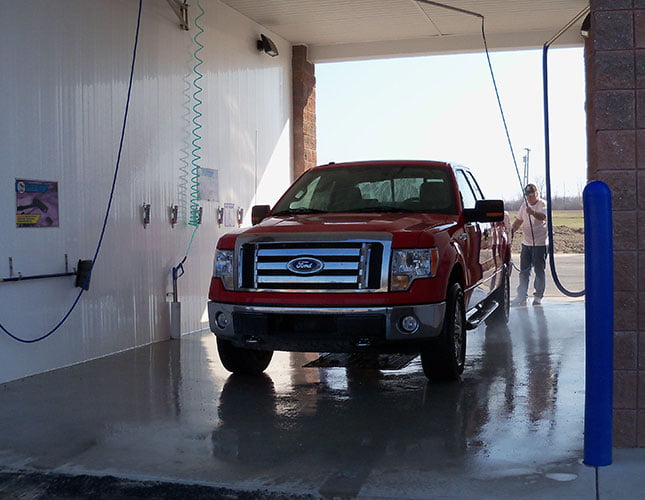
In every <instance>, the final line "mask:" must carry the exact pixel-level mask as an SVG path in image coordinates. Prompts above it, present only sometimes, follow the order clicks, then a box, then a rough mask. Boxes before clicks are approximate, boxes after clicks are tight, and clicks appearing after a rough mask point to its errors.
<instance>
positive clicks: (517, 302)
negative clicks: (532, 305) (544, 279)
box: [511, 297, 526, 307]
mask: <svg viewBox="0 0 645 500" xmlns="http://www.w3.org/2000/svg"><path fill="white" fill-rule="evenodd" d="M511 305H512V306H513V307H526V297H515V299H514V300H513V301H511Z"/></svg>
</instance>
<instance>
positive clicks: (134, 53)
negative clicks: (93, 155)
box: [0, 0, 143, 344]
mask: <svg viewBox="0 0 645 500" xmlns="http://www.w3.org/2000/svg"><path fill="white" fill-rule="evenodd" d="M142 8H143V0H139V10H138V13H137V28H136V31H135V36H134V47H133V49H132V64H131V65H130V79H129V82H128V95H127V97H126V100H125V111H124V112H123V122H122V125H121V138H120V140H119V151H118V153H117V158H116V165H115V166H114V175H113V176H112V188H111V190H110V196H109V197H108V204H107V208H106V209H105V217H104V218H103V227H102V228H101V234H100V236H99V241H98V243H97V244H96V250H95V252H94V258H93V259H92V264H91V266H90V269H89V271H88V272H87V276H86V277H85V282H84V283H83V286H82V287H81V291H80V292H78V295H77V296H76V299H75V300H74V303H73V304H72V306H71V307H70V308H69V309H68V310H67V312H66V313H65V315H64V316H63V319H61V320H60V321H59V322H58V323H57V324H56V326H54V327H53V328H52V329H51V330H49V331H48V332H47V333H45V334H43V335H41V336H40V337H38V338H35V339H22V338H20V337H18V336H16V335H14V334H12V333H11V332H10V331H9V330H7V329H6V328H5V327H4V326H3V325H2V324H0V330H2V331H3V332H4V333H6V334H7V335H8V336H9V337H11V338H12V339H14V340H16V341H18V342H22V343H23V344H33V343H35V342H40V341H41V340H44V339H46V338H47V337H49V336H50V335H52V334H53V333H54V332H55V331H56V330H58V329H59V328H60V327H61V326H62V325H63V323H65V321H67V318H69V316H70V315H71V314H72V311H73V310H74V309H75V308H76V305H77V304H78V302H79V301H80V299H81V296H82V295H83V292H84V291H85V290H86V288H87V284H88V283H89V279H90V276H91V275H92V270H93V269H94V265H95V264H96V260H97V258H98V256H99V251H100V250H101V246H102V245H103V237H104V236H105V229H106V228H107V224H108V220H109V218H110V211H111V208H112V201H113V200H114V192H115V189H116V180H117V177H118V175H119V168H120V165H121V153H122V152H123V142H124V140H125V129H126V124H127V122H128V114H129V110H130V97H131V96H132V83H133V81H134V66H135V62H136V60H137V47H138V46H139V31H140V28H141V11H142Z"/></svg>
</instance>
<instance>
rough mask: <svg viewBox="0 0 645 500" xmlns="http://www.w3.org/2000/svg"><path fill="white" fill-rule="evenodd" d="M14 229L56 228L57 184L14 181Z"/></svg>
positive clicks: (22, 180)
mask: <svg viewBox="0 0 645 500" xmlns="http://www.w3.org/2000/svg"><path fill="white" fill-rule="evenodd" d="M16 227H58V182H50V181H34V180H27V179H16Z"/></svg>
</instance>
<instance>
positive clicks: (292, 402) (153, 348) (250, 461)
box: [0, 256, 643, 498]
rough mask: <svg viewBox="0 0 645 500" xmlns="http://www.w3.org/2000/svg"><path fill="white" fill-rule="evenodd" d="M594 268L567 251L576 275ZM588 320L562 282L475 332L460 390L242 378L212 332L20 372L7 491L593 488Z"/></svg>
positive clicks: (635, 482)
mask: <svg viewBox="0 0 645 500" xmlns="http://www.w3.org/2000/svg"><path fill="white" fill-rule="evenodd" d="M581 264H582V262H581V258H580V257H579V256H564V258H563V259H562V261H561V263H560V265H561V266H562V267H563V275H564V276H566V277H567V279H574V280H575V276H576V274H578V271H579V269H580V266H581ZM514 276H515V277H516V274H515V275H514ZM578 276H580V275H579V274H578ZM578 279H579V278H578ZM573 283H574V284H579V283H575V281H573ZM583 318H584V303H583V302H582V301H581V300H580V299H566V298H563V297H561V296H560V295H559V294H558V293H557V292H556V291H555V290H554V288H553V286H552V284H551V283H549V286H548V288H547V295H546V299H545V301H544V305H543V307H531V306H529V307H525V308H518V309H513V310H512V313H511V320H510V323H509V325H508V327H501V328H499V327H498V328H490V327H483V326H482V327H479V328H478V329H477V330H475V331H472V332H470V335H469V337H468V341H469V346H468V351H467V353H468V354H467V359H466V362H467V367H466V371H465V373H464V376H463V377H462V379H461V381H459V382H455V383H445V384H443V383H428V381H427V379H426V378H425V376H424V374H423V371H422V369H421V366H420V362H419V360H418V359H415V360H413V361H412V362H411V363H410V364H409V365H408V366H406V367H405V368H402V369H400V370H374V369H359V368H354V369H350V368H303V365H304V364H306V363H308V362H310V361H312V360H314V359H316V358H317V355H315V354H305V353H290V354H289V353H278V354H276V358H275V359H274V360H273V362H272V364H271V366H270V367H269V369H268V370H267V372H266V374H264V375H262V376H259V377H250V378H246V377H239V376H234V375H230V374H229V373H228V372H226V371H225V370H224V369H223V367H222V366H221V364H220V362H219V359H218V356H217V351H216V347H215V341H214V338H213V335H212V334H211V333H208V332H206V333H195V334H191V335H186V336H184V337H182V339H181V340H170V341H167V342H162V343H157V344H152V345H149V346H145V347H141V348H138V349H135V350H130V351H126V352H123V353H120V354H115V355H113V356H109V357H106V358H102V359H98V360H95V361H91V362H88V363H84V364H81V365H76V366H72V367H69V368H64V369H60V370H56V371H53V372H50V373H45V374H40V375H36V376H33V377H29V378H25V379H21V380H17V381H14V382H11V383H8V384H4V385H3V386H2V387H1V388H0V425H1V426H2V428H3V429H5V431H4V432H2V434H0V467H1V468H2V469H3V471H5V472H6V471H14V470H21V471H23V474H24V473H27V475H26V476H22V478H21V477H20V476H17V475H13V476H6V475H4V476H0V477H1V478H2V480H3V481H0V492H11V491H13V492H15V491H22V489H21V488H28V489H29V491H30V492H32V494H40V493H42V494H43V496H42V497H39V496H34V498H48V497H47V496H46V495H45V493H44V491H45V488H50V490H49V494H50V495H51V494H53V493H56V494H60V495H72V494H92V495H93V496H96V497H100V495H101V494H102V495H108V496H105V497H102V498H110V496H109V495H115V494H117V493H118V494H119V495H123V497H124V498H128V497H129V496H128V495H132V497H134V496H135V495H141V496H145V495H148V496H149V495H153V494H155V495H166V494H168V495H173V494H175V495H179V494H181V495H186V496H188V495H196V494H197V493H198V492H199V493H200V494H210V495H213V496H212V498H217V495H220V494H224V493H225V492H226V494H227V495H232V497H233V498H249V497H244V496H243V495H245V494H249V495H251V496H250V497H251V498H277V497H278V496H281V497H282V498H299V497H306V496H308V495H310V496H309V498H355V497H358V498H444V497H448V498H520V497H521V498H591V497H592V496H593V494H594V479H593V474H594V473H593V469H592V468H589V467H586V466H584V465H581V463H580V458H581V456H582V446H583V443H582V429H583V407H584V359H583V356H582V355H581V353H582V352H583V349H584V331H583V323H584V321H583ZM630 452H632V453H630ZM641 455H642V454H641ZM616 458H617V462H618V464H617V465H615V466H612V467H610V468H607V469H603V470H602V471H601V483H600V484H601V490H600V491H601V493H602V495H603V497H605V495H606V497H609V496H610V495H611V496H613V497H614V498H635V497H634V496H632V495H635V494H636V493H635V492H636V491H638V489H639V488H641V489H642V487H643V479H642V475H639V474H636V469H637V468H638V467H639V464H640V463H642V462H640V456H639V455H638V450H620V451H619V453H618V455H617V457H616ZM39 473H47V475H46V476H42V475H39ZM29 474H31V475H29ZM69 476H74V477H75V478H76V479H69ZM85 476H91V477H93V478H94V479H88V478H87V477H85ZM114 477H116V478H117V479H114ZM101 478H102V479H101ZM39 488H40V489H39ZM137 488H138V489H137ZM34 492H35V493H34ZM39 492H40V493H39ZM63 498H64V497H63ZM164 498H165V497H164ZM168 498H170V497H168ZM207 498H210V497H207Z"/></svg>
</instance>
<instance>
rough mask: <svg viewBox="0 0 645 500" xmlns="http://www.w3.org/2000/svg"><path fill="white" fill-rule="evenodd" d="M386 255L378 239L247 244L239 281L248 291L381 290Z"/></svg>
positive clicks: (242, 247) (244, 247)
mask: <svg viewBox="0 0 645 500" xmlns="http://www.w3.org/2000/svg"><path fill="white" fill-rule="evenodd" d="M383 256H384V245H383V243H382V242H378V241H349V242H342V241H340V242H339V241H335V242H324V241H312V242H306V243H303V242H252V243H244V244H242V245H241V251H240V254H239V259H240V260H239V264H240V265H239V270H240V276H239V281H238V282H239V283H240V285H241V288H242V289H245V290H280V291H301V290H312V291H327V290H339V291H343V290H365V291H368V290H378V289H380V288H382V286H383V283H382V268H383Z"/></svg>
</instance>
